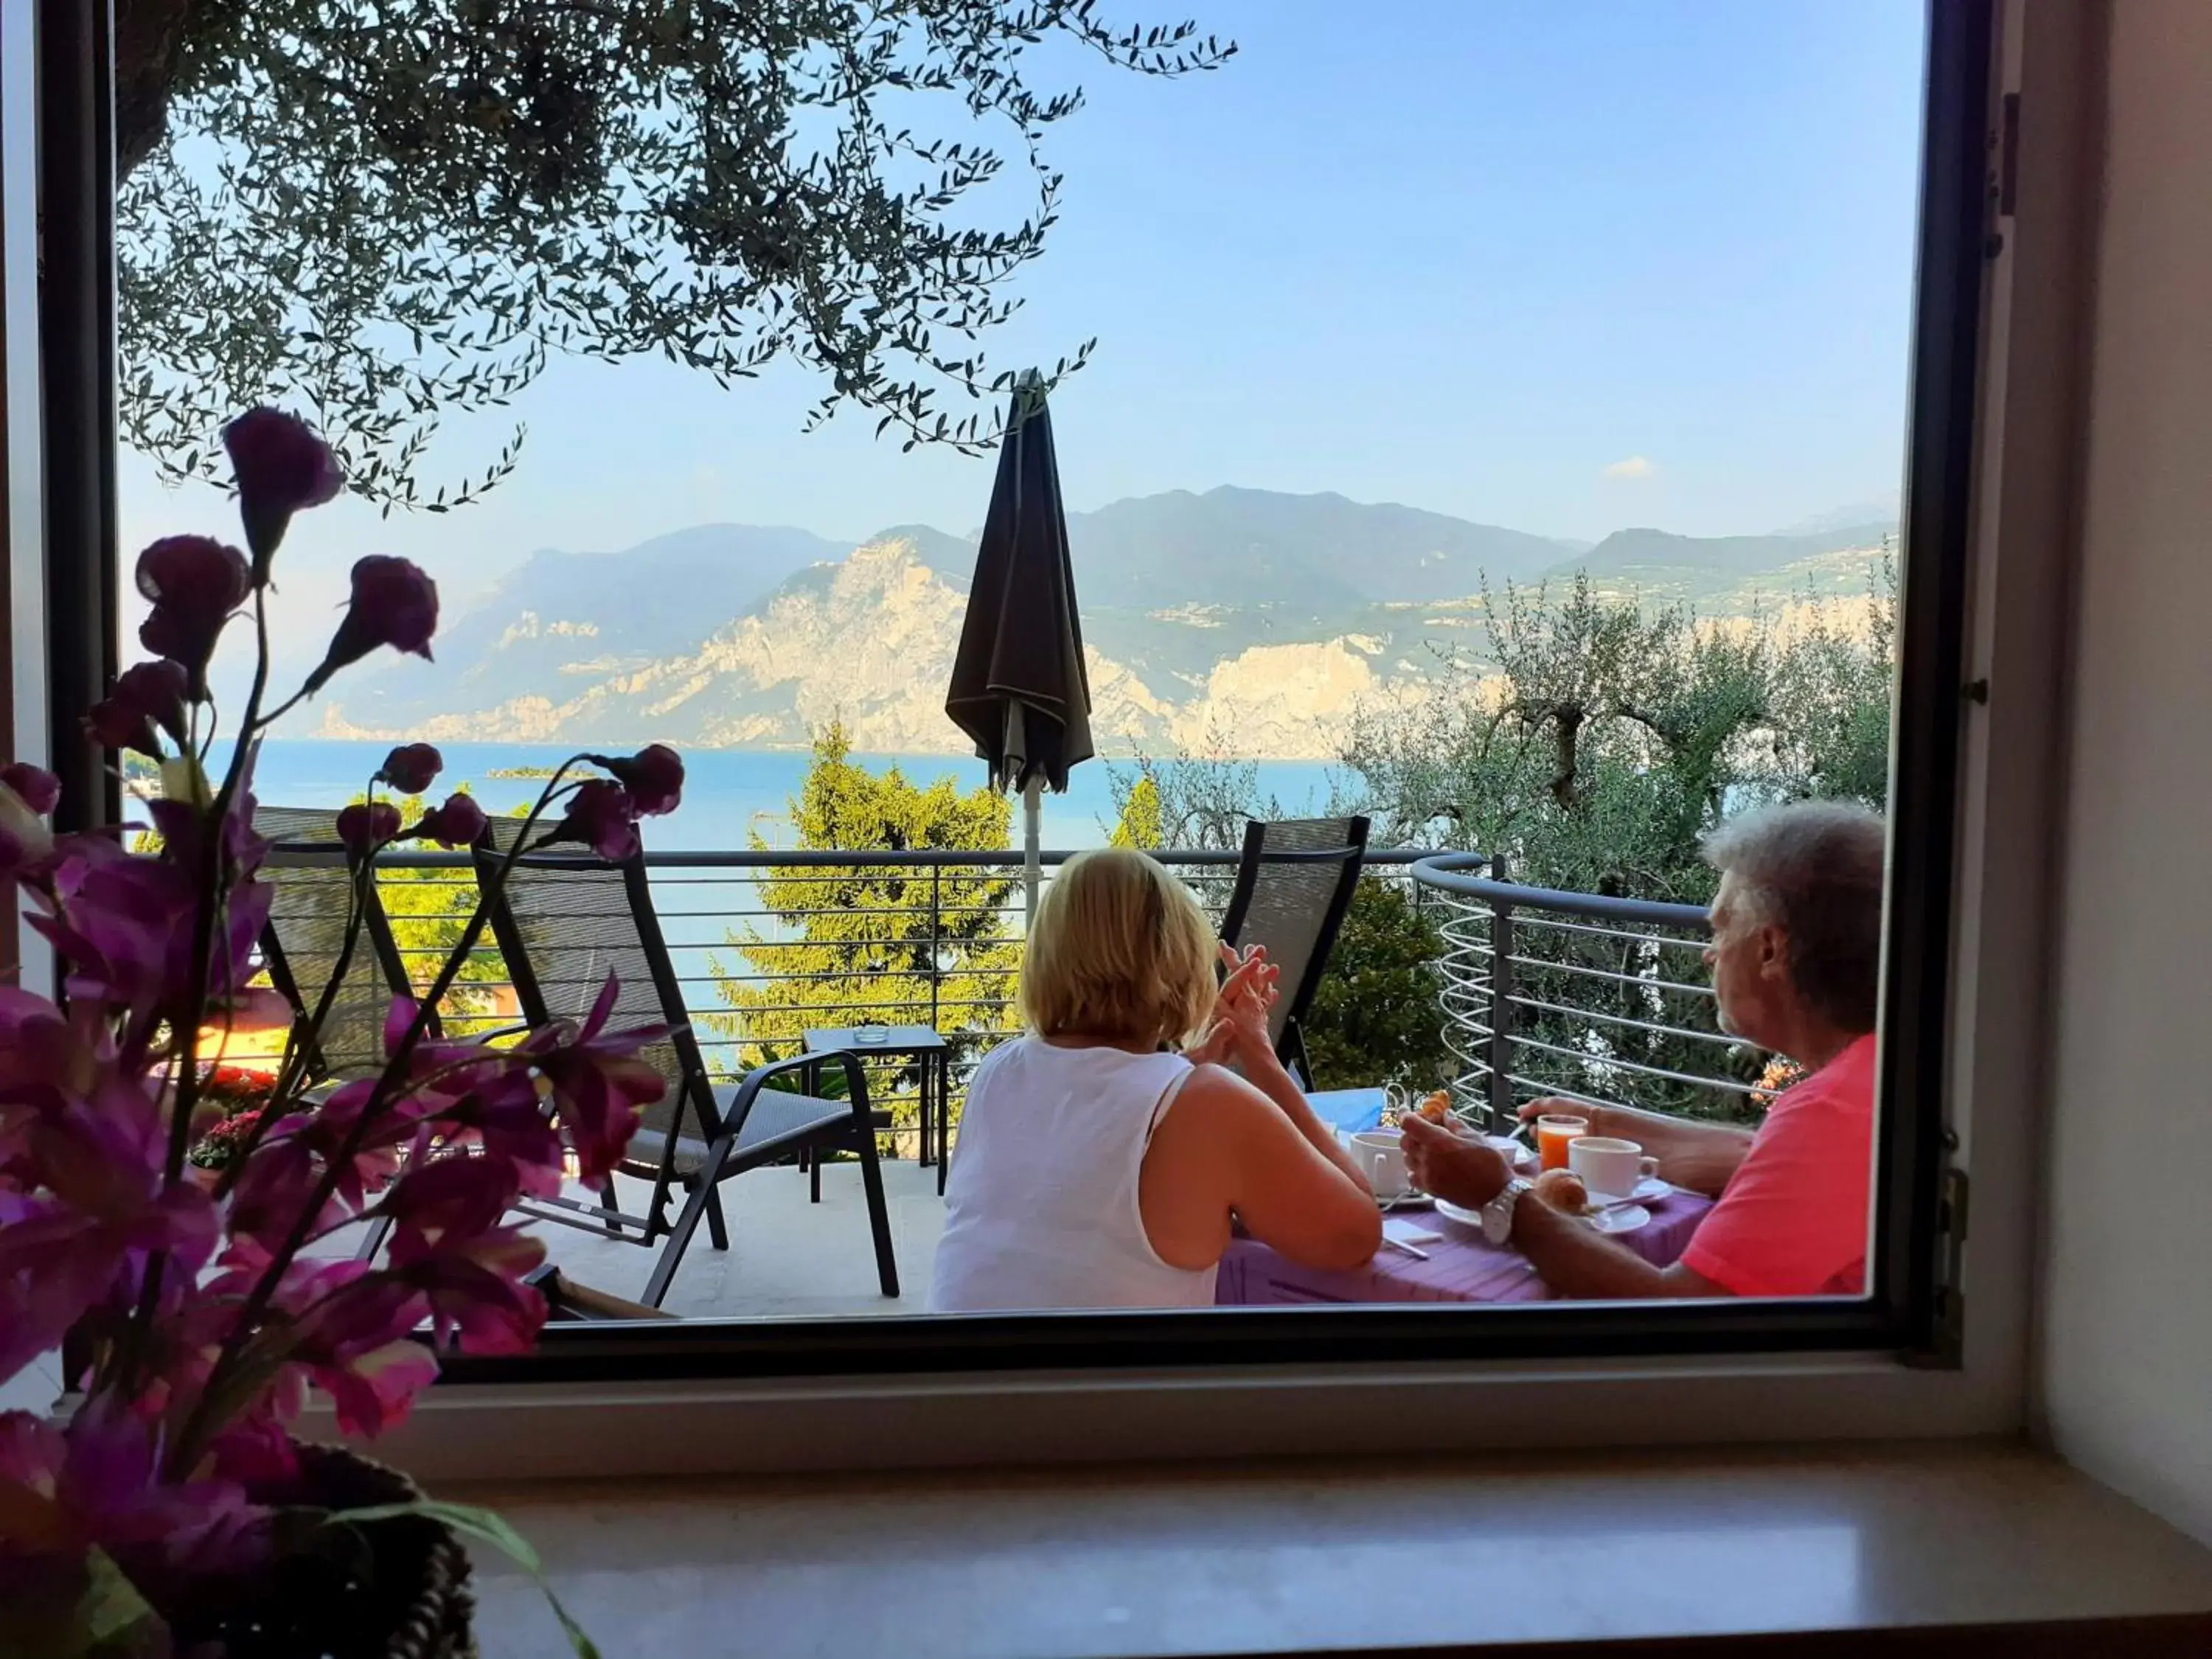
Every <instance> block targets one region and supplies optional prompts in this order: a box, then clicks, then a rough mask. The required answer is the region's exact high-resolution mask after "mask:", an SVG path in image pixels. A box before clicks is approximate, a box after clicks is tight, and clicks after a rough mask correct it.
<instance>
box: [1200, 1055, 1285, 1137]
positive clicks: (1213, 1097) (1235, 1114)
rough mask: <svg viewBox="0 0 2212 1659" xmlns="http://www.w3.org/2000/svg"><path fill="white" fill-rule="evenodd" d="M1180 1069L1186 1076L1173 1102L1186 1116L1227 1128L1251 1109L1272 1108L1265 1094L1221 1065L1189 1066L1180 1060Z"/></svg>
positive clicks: (1246, 1114) (1240, 1119)
mask: <svg viewBox="0 0 2212 1659" xmlns="http://www.w3.org/2000/svg"><path fill="white" fill-rule="evenodd" d="M1176 1058H1177V1059H1181V1058H1182V1056H1180V1055H1177V1056H1176ZM1183 1069H1184V1070H1185V1071H1186V1072H1187V1073H1188V1076H1187V1077H1186V1078H1185V1079H1183V1084H1182V1087H1181V1088H1180V1089H1178V1090H1177V1091H1176V1106H1177V1108H1178V1109H1187V1110H1188V1115H1190V1116H1193V1117H1202V1118H1205V1119H1206V1120H1207V1121H1211V1122H1212V1123H1215V1124H1220V1125H1229V1124H1234V1123H1237V1122H1239V1121H1243V1120H1244V1119H1245V1118H1246V1117H1247V1116H1249V1114H1250V1113H1251V1112H1252V1110H1253V1109H1254V1108H1255V1107H1259V1108H1262V1109H1268V1110H1272V1109H1273V1108H1272V1107H1271V1106H1270V1105H1269V1103H1268V1101H1267V1097H1266V1096H1265V1095H1263V1094H1261V1092H1260V1091H1258V1090H1257V1089H1255V1088H1254V1087H1253V1086H1252V1085H1250V1084H1249V1083H1247V1082H1246V1081H1245V1080H1244V1079H1243V1078H1241V1077H1239V1076H1237V1073H1234V1072H1232V1071H1231V1070H1230V1069H1229V1068H1228V1067H1227V1066H1216V1065H1212V1064H1211V1063H1208V1064H1206V1065H1203V1066H1193V1065H1191V1064H1190V1062H1189V1061H1188V1060H1184V1061H1183Z"/></svg>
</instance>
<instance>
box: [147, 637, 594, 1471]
mask: <svg viewBox="0 0 2212 1659" xmlns="http://www.w3.org/2000/svg"><path fill="white" fill-rule="evenodd" d="M263 654H264V661H265V659H266V654H267V653H266V651H265V649H264V653H263ZM256 690H257V696H256V698H255V702H257V703H258V686H257V688H256ZM575 764H576V759H575V758H574V757H571V758H570V759H568V760H567V761H565V762H563V763H562V765H561V768H560V769H559V770H558V771H556V772H555V773H554V775H552V777H551V778H550V779H548V780H547V781H546V785H545V787H544V791H543V792H541V793H540V794H539V795H538V804H537V805H535V806H533V807H532V809H531V811H530V815H529V817H526V819H524V821H523V826H522V829H521V830H520V833H518V834H517V835H516V836H515V838H514V844H513V846H511V847H509V848H507V852H506V853H505V854H503V855H502V856H501V859H500V861H499V864H498V866H496V867H495V869H494V870H493V872H492V874H491V878H490V880H489V882H488V883H486V884H485V885H484V888H483V890H482V891H480V892H479V893H478V895H477V906H476V910H475V912H474V914H472V915H471V916H470V917H469V920H468V923H467V925H466V926H465V927H463V929H462V930H461V937H460V939H459V942H457V943H456V944H455V945H453V949H452V950H451V951H449V952H448V953H447V957H446V961H445V963H444V965H443V966H442V967H441V968H440V969H439V970H438V976H437V978H436V980H435V981H433V983H432V985H431V987H430V989H429V991H428V994H426V995H425V996H424V997H423V998H422V1001H421V1002H419V1003H418V1004H417V1005H416V1010H415V1018H413V1019H412V1020H411V1021H410V1022H409V1024H408V1027H407V1031H406V1034H405V1035H404V1036H402V1037H401V1038H400V1040H399V1043H398V1047H397V1048H394V1049H393V1050H392V1054H391V1056H390V1057H389V1058H388V1059H387V1060H386V1061H385V1066H384V1071H383V1073H381V1074H380V1076H379V1077H378V1079H377V1080H376V1084H375V1086H374V1089H373V1090H372V1091H371V1092H370V1095H369V1097H368V1101H367V1103H365V1104H364V1105H363V1106H362V1110H361V1115H359V1116H358V1117H357V1118H356V1119H355V1120H354V1124H353V1127H352V1129H351V1131H350V1132H349V1133H348V1135H347V1137H346V1140H345V1144H344V1145H343V1146H341V1147H340V1148H339V1149H338V1151H337V1153H336V1154H334V1155H333V1156H332V1157H331V1158H330V1160H329V1162H328V1164H327V1166H326V1167H325V1169H324V1170H323V1173H322V1175H321V1176H319V1177H318V1178H317V1180H316V1182H315V1190H314V1193H313V1196H312V1197H311V1198H310V1199H309V1200H308V1201H307V1203H306V1204H304V1205H302V1206H301V1209H300V1212H299V1214H298V1216H297V1217H296V1218H295V1219H294V1221H293V1224H292V1227H291V1230H290V1231H289V1233H288V1234H287V1235H286V1237H285V1239H284V1243H283V1244H282V1245H281V1246H280V1247H279V1248H278V1249H276V1251H275V1252H274V1253H273V1254H272V1255H271V1256H270V1261H269V1265H268V1267H265V1268H264V1269H263V1271H262V1274H261V1277H260V1279H258V1281H257V1282H256V1283H255V1285H254V1286H253V1289H252V1291H251V1293H249V1295H248V1296H247V1297H246V1305H245V1307H244V1308H243V1309H242V1310H240V1314H239V1316H238V1321H237V1322H236V1323H235V1324H234V1325H233V1326H232V1327H231V1330H230V1334H228V1336H227V1337H225V1338H224V1339H223V1345H222V1352H220V1353H218V1354H217V1355H216V1362H215V1364H214V1366H213V1368H212V1369H211V1370H210V1371H209V1373H208V1378H207V1381H206V1383H204V1385H203V1386H202V1388H201V1390H200V1396H199V1398H198V1400H197V1401H195V1402H194V1403H193V1407H192V1410H191V1414H190V1415H189V1416H188V1417H187V1418H186V1419H185V1426H184V1430H183V1431H182V1432H181V1433H179V1435H178V1437H177V1438H176V1440H175V1441H174V1442H173V1444H172V1445H171V1448H170V1453H169V1468H170V1471H171V1473H172V1474H181V1473H182V1472H183V1471H185V1470H188V1469H190V1468H192V1467H193V1466H194V1464H195V1463H196V1462H197V1461H198V1459H199V1456H200V1455H201V1452H202V1451H203V1449H204V1441H205V1440H206V1438H207V1437H209V1436H210V1435H211V1434H212V1433H213V1432H214V1431H216V1429H218V1428H220V1427H221V1426H222V1425H221V1423H220V1422H218V1421H214V1420H211V1416H212V1413H211V1402H213V1401H217V1400H220V1399H222V1398H224V1397H226V1396H225V1385H226V1384H228V1383H230V1382H231V1380H232V1375H233V1373H234V1372H235V1371H236V1370H237V1369H238V1366H239V1364H240V1361H241V1356H242V1355H243V1353H244V1351H245V1349H246V1346H247V1345H248V1343H249V1342H250V1341H251V1340H252V1334H253V1332H254V1329H255V1328H256V1327H257V1325H258V1322H259V1321H260V1319H261V1317H262V1316H263V1315H264V1313H266V1312H267V1310H268V1308H269V1304H270V1301H271V1300H272V1299H273V1298H274V1297H275V1296H276V1291H277V1288H278V1285H280V1284H281V1282H282V1280H283V1275H284V1269H285V1268H286V1267H289V1265H290V1264H291V1262H292V1261H293V1260H294V1258H295V1257H296V1256H297V1255H299V1253H300V1250H301V1247H302V1246H303V1245H304V1244H305V1243H306V1242H307V1238H308V1237H309V1236H310V1235H312V1234H313V1232H314V1231H315V1224H316V1222H317V1220H318V1219H319V1218H320V1216H321V1215H322V1213H323V1211H324V1209H325V1207H326V1206H328V1205H329V1203H330V1201H331V1197H332V1195H333V1194H336V1193H337V1187H338V1182H339V1181H340V1180H342V1179H343V1176H344V1172H345V1170H347V1169H348V1168H349V1167H350V1165H351V1164H352V1162H353V1159H354V1158H355V1156H356V1154H357V1153H358V1152H359V1151H360V1150H361V1146H362V1142H363V1141H365V1140H366V1139H368V1132H369V1130H370V1128H371V1127H373V1126H374V1124H375V1123H377V1122H378V1121H380V1120H381V1118H382V1117H383V1115H384V1114H385V1113H386V1111H388V1110H389V1109H390V1108H391V1106H392V1103H393V1102H394V1100H395V1098H396V1097H397V1094H398V1091H400V1090H401V1089H403V1088H404V1089H406V1090H408V1091H410V1092H411V1091H412V1090H413V1088H414V1087H416V1086H419V1085H409V1084H407V1083H405V1081H404V1079H406V1075H407V1067H408V1065H409V1062H410V1060H412V1059H413V1058H414V1054H415V1050H416V1048H417V1047H419V1046H420V1045H421V1043H422V1038H423V1036H425V1034H426V1033H427V1032H428V1030H429V1024H430V1021H431V1019H432V1018H434V1016H435V1011H436V1009H437V1006H438V1005H439V1003H440V1002H441V1001H442V1000H444V999H445V996H446V994H447V991H449V990H451V989H452V988H453V981H455V980H456V979H458V978H459V976H460V971H461V969H462V967H463V966H464V965H465V963H467V961H468V958H469V957H470V955H471V953H472V952H473V951H475V949H476V946H477V939H479V938H481V937H482V935H483V927H484V922H485V920H486V918H487V916H488V915H489V912H490V908H491V905H492V903H493V902H495V900H496V899H498V898H499V897H500V896H502V895H503V894H504V892H505V890H506V887H507V875H508V872H510V871H512V870H513V867H514V864H515V860H517V859H518V858H519V857H520V856H521V854H522V852H523V850H524V848H526V846H527V844H528V842H529V840H530V832H531V831H532V829H535V828H536V827H537V824H538V819H539V817H541V816H542V815H543V814H544V811H545V809H546V807H547V806H548V805H550V803H551V801H552V800H553V799H554V795H555V792H556V790H557V789H559V787H561V784H562V781H563V780H564V779H565V778H566V777H567V775H568V770H569V769H570V768H571V767H573V766H574V765H575ZM371 856H372V857H373V854H372V855H371ZM369 862H370V860H368V859H364V860H362V864H363V866H365V867H366V866H368V864H369Z"/></svg>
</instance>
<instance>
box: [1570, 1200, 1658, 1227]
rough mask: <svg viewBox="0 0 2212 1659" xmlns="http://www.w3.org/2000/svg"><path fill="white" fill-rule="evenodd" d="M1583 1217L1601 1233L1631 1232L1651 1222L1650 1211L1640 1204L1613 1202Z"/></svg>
mask: <svg viewBox="0 0 2212 1659" xmlns="http://www.w3.org/2000/svg"><path fill="white" fill-rule="evenodd" d="M1584 1219H1585V1220H1587V1221H1588V1222H1589V1225H1591V1226H1593V1227H1595V1229H1597V1231H1600V1232H1601V1233H1632V1232H1634V1231H1636V1230H1637V1229H1638V1227H1648V1226H1650V1225H1651V1212H1650V1211H1649V1210H1647V1209H1645V1208H1644V1206H1642V1205H1641V1204H1615V1205H1613V1206H1612V1207H1611V1208H1609V1209H1603V1210H1600V1211H1598V1212H1596V1213H1595V1215H1591V1216H1586V1217H1585V1218H1584Z"/></svg>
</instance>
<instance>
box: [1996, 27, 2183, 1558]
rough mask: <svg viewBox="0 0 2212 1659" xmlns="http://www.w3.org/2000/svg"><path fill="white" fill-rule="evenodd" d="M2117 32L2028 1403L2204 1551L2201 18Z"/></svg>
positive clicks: (2091, 1466) (2065, 1441) (2097, 1472)
mask: <svg viewBox="0 0 2212 1659" xmlns="http://www.w3.org/2000/svg"><path fill="white" fill-rule="evenodd" d="M2111 17H2112V33H2111V39H2110V48H2109V81H2108V86H2107V93H2108V100H2107V105H2106V121H2107V131H2106V161H2105V189H2104V197H2103V204H2102V224H2101V228H2100V233H2099V238H2098V243H2097V247H2096V260H2095V270H2094V277H2093V280H2094V283H2095V289H2094V300H2093V331H2092V335H2091V338H2090V342H2089V346H2090V350H2089V365H2088V368H2089V390H2088V404H2087V427H2086V464H2085V469H2084V473H2083V485H2084V488H2083V496H2082V501H2081V569H2080V575H2079V590H2078V600H2079V603H2078V608H2077V611H2076V615H2075V642H2074V648H2075V684H2074V687H2073V691H2072V709H2071V716H2072V732H2071V735H2070V739H2069V741H2070V749H2071V760H2070V778H2069V784H2068V797H2067V804H2066V823H2065V831H2064V833H2065V837H2066V840H2065V848H2066V851H2065V856H2064V861H2063V872H2062V877H2061V890H2060V893H2059V903H2060V915H2061V922H2060V927H2061V934H2060V942H2059V945H2058V954H2057V986H2056V991H2057V998H2056V1010H2057V1012H2056V1030H2055V1041H2056V1048H2055V1053H2054V1057H2053V1059H2054V1066H2053V1073H2052V1079H2051V1080H2052V1085H2053V1088H2052V1114H2053V1121H2052V1138H2051V1158H2052V1163H2051V1169H2050V1173H2049V1182H2048V1185H2047V1195H2048V1212H2047V1214H2046V1216H2045V1262H2044V1283H2043V1301H2042V1334H2041V1343H2042V1364H2041V1382H2042V1399H2041V1407H2042V1411H2043V1413H2044V1421H2045V1425H2046V1426H2047V1429H2048V1432H2049V1434H2050V1436H2051V1439H2052V1440H2053V1442H2054V1443H2056V1444H2057V1446H2058V1448H2059V1449H2060V1450H2061V1451H2063V1453H2064V1454H2065V1455H2067V1456H2068V1457H2069V1458H2070V1459H2072V1460H2073V1461H2074V1462H2076V1463H2078V1464H2080V1465H2081V1467H2082V1468H2084V1469H2086V1470H2087V1472H2088V1473H2089V1474H2093V1475H2094V1476H2096V1477H2097V1478H2098V1479H2100V1480H2105V1481H2106V1482H2107V1483H2109V1484H2110V1485H2112V1486H2116V1487H2118V1488H2119V1489H2120V1490H2121V1491H2122V1492H2125V1493H2127V1494H2128V1495H2129V1496H2130V1497H2132V1498H2136V1500H2137V1501H2139V1502H2141V1503H2142V1504H2145V1505H2147V1506H2148V1507H2149V1508H2151V1509H2154V1510H2158V1511H2159V1512H2160V1513H2161V1514H2163V1515H2165V1516H2167V1517H2168V1518H2169V1519H2171V1520H2172V1521H2174V1522H2177V1523H2178V1524H2179V1525H2181V1526H2183V1527H2185V1528H2187V1529H2189V1530H2191V1531H2192V1532H2194V1533H2195V1534H2197V1536H2198V1537H2200V1538H2203V1539H2206V1540H2208V1541H2212V0H2112V4H2111ZM2023 118H2024V120H2025V119H2032V118H2033V115H2032V112H2027V111H2023ZM2026 210H2027V204H2023V212H2025V211H2026Z"/></svg>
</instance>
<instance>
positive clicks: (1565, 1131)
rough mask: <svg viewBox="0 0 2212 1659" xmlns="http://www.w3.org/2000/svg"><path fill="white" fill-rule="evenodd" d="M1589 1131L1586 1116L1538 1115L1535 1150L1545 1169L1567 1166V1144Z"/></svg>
mask: <svg viewBox="0 0 2212 1659" xmlns="http://www.w3.org/2000/svg"><path fill="white" fill-rule="evenodd" d="M1588 1133H1589V1119H1588V1118H1586V1117H1540V1118H1538V1119H1537V1120H1536V1152H1537V1155H1538V1157H1539V1158H1541V1161H1542V1164H1543V1166H1544V1168H1546V1169H1547V1170H1564V1169H1565V1168H1566V1167H1567V1146H1568V1143H1569V1142H1571V1141H1572V1140H1574V1139H1577V1137H1578V1136H1582V1135H1586V1134H1588Z"/></svg>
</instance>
